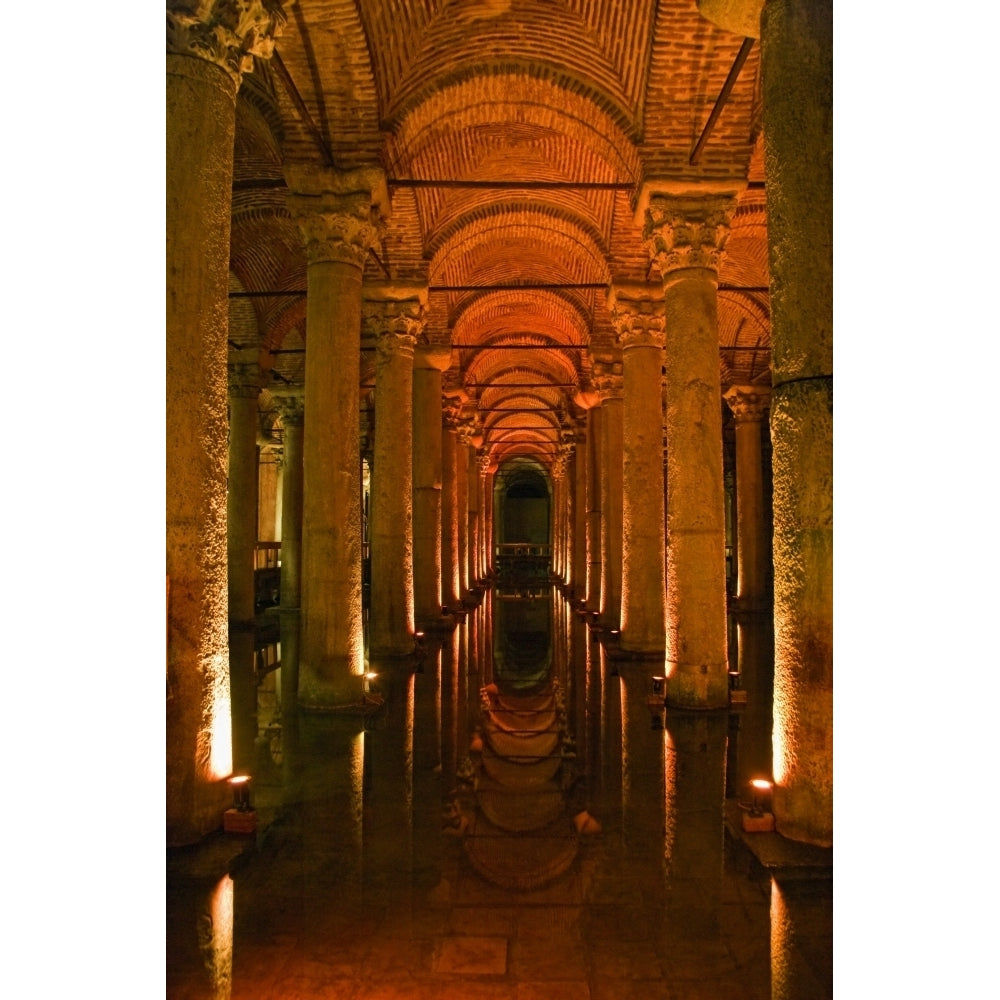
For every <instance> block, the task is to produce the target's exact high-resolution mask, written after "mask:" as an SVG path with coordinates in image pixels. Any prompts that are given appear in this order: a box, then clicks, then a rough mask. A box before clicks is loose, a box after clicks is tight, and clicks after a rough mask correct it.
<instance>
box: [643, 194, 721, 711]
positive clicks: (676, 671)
mask: <svg viewBox="0 0 1000 1000" xmlns="http://www.w3.org/2000/svg"><path fill="white" fill-rule="evenodd" d="M644 197H645V200H646V201H647V203H648V207H645V209H644V214H645V226H644V230H643V237H644V239H645V241H646V245H647V248H648V249H649V252H650V256H651V257H652V259H653V260H654V261H655V262H656V263H657V264H658V265H659V268H660V272H661V273H662V275H663V287H664V306H665V310H666V331H667V334H666V344H665V350H664V364H665V367H666V386H665V394H666V437H667V498H666V504H667V675H668V677H669V681H668V684H667V696H668V699H669V701H670V704H672V705H674V706H676V707H679V708H723V707H725V706H726V705H727V704H728V700H729V694H728V676H727V674H728V663H727V642H726V516H725V501H724V498H723V488H722V409H721V402H720V397H721V395H722V387H721V384H720V378H719V331H718V322H717V303H716V288H717V286H718V265H719V258H720V256H721V253H722V250H723V247H724V245H725V240H726V236H727V235H728V232H729V223H728V219H729V215H728V213H729V212H730V210H731V206H732V197H731V195H730V194H726V195H700V194H691V195H689V194H686V193H684V192H681V193H677V194H675V193H673V192H671V191H669V190H667V191H664V190H654V191H653V192H652V193H651V192H650V191H649V190H647V191H646V192H644Z"/></svg>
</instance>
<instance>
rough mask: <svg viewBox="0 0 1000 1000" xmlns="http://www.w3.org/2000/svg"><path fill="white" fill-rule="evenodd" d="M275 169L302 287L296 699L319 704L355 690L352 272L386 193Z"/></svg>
mask: <svg viewBox="0 0 1000 1000" xmlns="http://www.w3.org/2000/svg"><path fill="white" fill-rule="evenodd" d="M285 176H286V180H287V181H288V185H289V189H290V192H291V193H290V195H289V198H288V203H289V210H290V211H291V214H292V216H293V218H294V219H295V220H296V221H297V222H298V224H299V227H300V229H301V231H302V235H303V238H304V241H305V250H306V259H307V262H308V272H307V275H308V288H309V297H308V302H307V306H306V343H307V349H306V377H305V381H306V385H305V388H306V396H305V400H306V407H307V410H308V413H309V419H308V421H307V422H306V426H305V434H304V439H303V463H304V476H305V479H304V489H303V497H302V517H303V520H302V617H301V638H300V672H299V705H300V706H301V707H303V708H314V709H324V708H334V707H338V706H343V705H349V704H355V703H357V702H358V701H359V700H360V698H361V695H362V679H361V675H362V673H363V672H364V634H363V620H362V601H361V463H360V461H359V459H358V441H359V436H360V405H361V400H360V381H361V360H360V343H361V281H362V273H363V270H364V263H365V260H366V258H367V256H368V250H369V249H370V248H371V247H373V246H375V245H377V244H378V241H379V238H380V235H381V231H382V222H383V218H382V211H383V207H384V206H387V205H388V194H387V192H386V190H385V181H384V178H383V177H382V174H381V172H379V171H377V170H375V169H360V170H356V171H352V172H349V173H338V172H336V171H333V170H329V169H323V168H310V167H307V166H305V165H298V164H294V165H287V166H286V167H285Z"/></svg>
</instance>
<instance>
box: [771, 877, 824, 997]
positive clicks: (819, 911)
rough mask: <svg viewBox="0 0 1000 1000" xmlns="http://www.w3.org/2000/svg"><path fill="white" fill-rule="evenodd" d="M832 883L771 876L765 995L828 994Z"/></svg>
mask: <svg viewBox="0 0 1000 1000" xmlns="http://www.w3.org/2000/svg"><path fill="white" fill-rule="evenodd" d="M832 914H833V883H832V880H831V879H829V878H799V879H797V878H794V877H793V878H781V877H777V878H772V879H771V1000H826V998H828V997H832V996H833V925H832Z"/></svg>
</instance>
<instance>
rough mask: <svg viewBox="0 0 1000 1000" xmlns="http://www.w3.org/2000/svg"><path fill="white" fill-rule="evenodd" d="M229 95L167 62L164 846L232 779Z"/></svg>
mask: <svg viewBox="0 0 1000 1000" xmlns="http://www.w3.org/2000/svg"><path fill="white" fill-rule="evenodd" d="M235 117H236V84H235V82H234V81H233V80H232V78H231V77H230V76H229V74H227V73H226V72H225V71H224V70H223V69H221V68H219V67H218V66H215V65H212V64H210V63H208V62H205V61H203V60H200V59H197V58H192V57H191V56H188V55H174V54H170V53H168V54H167V130H166V142H167V191H166V194H167V201H166V223H167V225H166V230H167V232H166V236H167V274H168V284H167V316H166V341H167V344H166V347H167V351H166V361H167V370H166V390H167V392H166V396H167V398H166V404H167V410H166V425H167V427H169V428H170V433H169V434H168V436H167V441H166V452H167V454H166V479H167V483H168V485H169V489H168V490H167V495H166V564H167V579H168V581H169V585H170V589H169V604H168V617H167V677H168V691H169V694H168V700H167V719H166V730H167V732H166V735H167V753H166V763H167V775H166V786H167V787H166V794H167V842H168V844H181V843H189V842H192V841H195V840H197V839H198V838H199V837H201V836H203V835H205V834H206V833H208V832H210V831H211V830H213V829H216V828H217V827H218V826H219V825H220V823H221V817H222V813H223V811H224V809H225V803H226V801H227V798H228V794H227V789H226V788H225V786H224V785H223V784H222V783H221V782H220V779H222V778H224V777H225V776H226V775H228V774H229V773H230V772H231V771H232V746H231V720H230V690H229V647H228V638H227V628H226V615H227V567H226V335H227V329H228V324H227V314H228V308H227V295H228V285H227V275H228V270H229V218H230V211H229V206H230V198H231V191H232V177H233V137H234V131H235Z"/></svg>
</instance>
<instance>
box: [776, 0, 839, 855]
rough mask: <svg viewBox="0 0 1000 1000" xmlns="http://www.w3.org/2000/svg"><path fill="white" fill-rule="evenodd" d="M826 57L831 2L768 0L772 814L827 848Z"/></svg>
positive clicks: (797, 835)
mask: <svg viewBox="0 0 1000 1000" xmlns="http://www.w3.org/2000/svg"><path fill="white" fill-rule="evenodd" d="M832 52H833V15H832V3H831V0H815V2H813V0H767V2H766V3H765V5H764V12H763V15H762V17H761V78H762V87H763V115H764V130H763V131H764V172H765V175H766V177H767V219H768V223H767V235H768V256H769V263H770V272H771V341H772V347H771V357H772V367H771V384H772V395H771V443H772V468H773V475H774V779H775V783H776V787H775V791H774V815H775V822H776V826H777V829H778V832H779V833H782V834H783V835H785V836H786V837H791V838H792V839H795V840H804V841H808V842H810V843H814V844H819V845H823V846H828V845H831V844H832V843H833V252H832V244H833V210H832V206H833V130H832V115H833V82H832V81H833V58H832ZM803 94H808V95H809V100H808V101H803V99H802V95H803Z"/></svg>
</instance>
